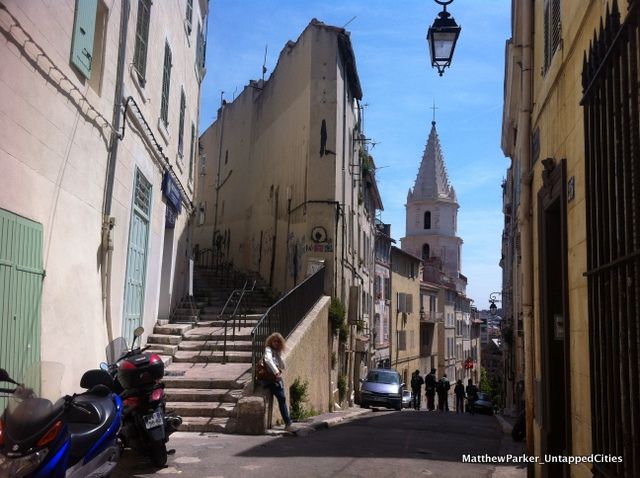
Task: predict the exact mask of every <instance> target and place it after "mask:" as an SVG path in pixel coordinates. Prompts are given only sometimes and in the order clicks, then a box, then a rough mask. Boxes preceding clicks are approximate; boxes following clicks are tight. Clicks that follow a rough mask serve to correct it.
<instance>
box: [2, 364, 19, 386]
mask: <svg viewBox="0 0 640 478" xmlns="http://www.w3.org/2000/svg"><path fill="white" fill-rule="evenodd" d="M0 382H9V383H13V384H15V385H18V382H16V381H15V380H13V379H12V378H11V377H10V376H9V373H8V372H7V371H6V370H5V369H3V368H0Z"/></svg>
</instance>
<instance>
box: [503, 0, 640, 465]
mask: <svg viewBox="0 0 640 478" xmlns="http://www.w3.org/2000/svg"><path fill="white" fill-rule="evenodd" d="M512 11H513V14H512V21H513V24H512V29H513V36H512V38H511V40H509V41H508V42H507V47H506V66H505V105H504V116H503V132H502V148H503V151H504V152H505V154H506V155H507V156H509V157H510V158H511V159H512V165H511V168H510V174H509V176H508V180H507V181H509V182H510V184H509V185H508V186H509V187H508V188H506V189H507V190H509V191H511V194H512V195H511V197H510V198H506V199H505V202H509V203H510V204H511V206H512V207H510V208H509V209H508V211H509V213H510V223H511V224H513V228H511V229H510V231H506V232H508V234H507V235H508V236H509V237H511V239H512V241H513V247H512V248H506V249H505V250H510V251H512V252H511V254H510V255H509V256H508V257H506V258H505V261H507V262H509V267H508V270H509V271H510V274H511V276H510V277H509V278H508V279H509V280H508V281H505V282H506V283H508V284H509V290H505V291H503V296H504V295H508V296H509V299H510V301H511V304H512V307H513V309H512V311H513V321H514V326H515V329H516V334H515V335H516V336H517V333H518V330H519V331H520V332H521V334H522V340H523V345H524V349H523V351H522V353H521V354H518V356H517V357H516V358H515V362H516V364H520V363H522V364H523V365H524V399H525V403H526V412H527V447H528V452H529V454H530V455H534V456H537V457H538V460H539V462H538V464H536V465H533V466H532V467H531V469H530V472H531V473H532V474H533V476H549V477H552V476H553V477H555V476H576V477H583V476H584V477H586V476H639V473H640V458H639V457H640V428H639V427H640V425H639V423H640V421H639V420H638V417H637V408H638V407H637V396H638V395H637V393H638V390H637V388H638V385H637V382H638V378H639V377H638V365H637V363H638V347H639V346H638V337H639V335H638V326H637V317H638V305H637V304H638V298H639V294H638V280H639V278H640V277H639V272H638V268H639V267H640V264H639V259H638V257H639V255H638V251H640V241H639V240H638V237H637V235H636V236H634V235H633V233H632V231H634V230H636V229H637V227H638V210H639V209H640V205H639V204H640V201H639V200H638V189H639V186H638V184H640V182H638V181H637V174H638V147H639V143H640V141H639V139H638V124H639V113H638V89H639V86H638V85H639V81H638V79H639V76H638V32H639V24H640V21H639V19H640V2H638V1H637V0H631V1H612V0H592V1H580V2H575V1H560V0H536V1H533V2H520V1H517V0H514V1H513V2H512ZM634 178H635V179H634ZM516 350H517V348H516ZM516 367H517V365H516ZM569 456H574V457H585V458H584V460H585V461H584V462H583V463H579V464H572V465H569V464H567V463H562V462H561V461H563V458H562V457H569ZM549 460H552V461H554V462H553V463H549ZM558 461H560V462H558ZM542 462H547V463H546V464H545V465H542Z"/></svg>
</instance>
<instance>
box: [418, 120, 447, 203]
mask: <svg viewBox="0 0 640 478" xmlns="http://www.w3.org/2000/svg"><path fill="white" fill-rule="evenodd" d="M409 196H410V197H411V199H414V200H417V199H445V200H447V199H448V200H450V201H453V202H457V200H456V193H455V190H454V189H453V187H452V186H451V184H450V183H449V176H448V175H447V168H446V166H445V164H444V155H443V154H442V148H441V147H440V139H439V138H438V133H437V131H436V122H435V121H432V122H431V132H430V133H429V139H428V140H427V145H426V147H425V150H424V154H423V156H422V162H421V163H420V169H419V170H418V176H417V177H416V182H415V184H414V186H413V192H411V193H410V194H409Z"/></svg>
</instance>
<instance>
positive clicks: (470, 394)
mask: <svg viewBox="0 0 640 478" xmlns="http://www.w3.org/2000/svg"><path fill="white" fill-rule="evenodd" d="M466 392H467V410H468V411H470V412H471V415H475V410H474V408H473V404H474V403H475V401H476V400H477V399H478V387H476V386H475V385H474V384H473V380H471V379H469V381H468V382H467V389H466Z"/></svg>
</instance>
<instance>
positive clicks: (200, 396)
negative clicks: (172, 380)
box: [165, 387, 242, 403]
mask: <svg viewBox="0 0 640 478" xmlns="http://www.w3.org/2000/svg"><path fill="white" fill-rule="evenodd" d="M165 394H166V397H167V401H169V402H207V401H210V402H211V401H218V402H226V403H235V402H237V401H238V400H239V399H240V398H241V397H242V390H240V389H228V388H227V389H224V388H166V387H165Z"/></svg>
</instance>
